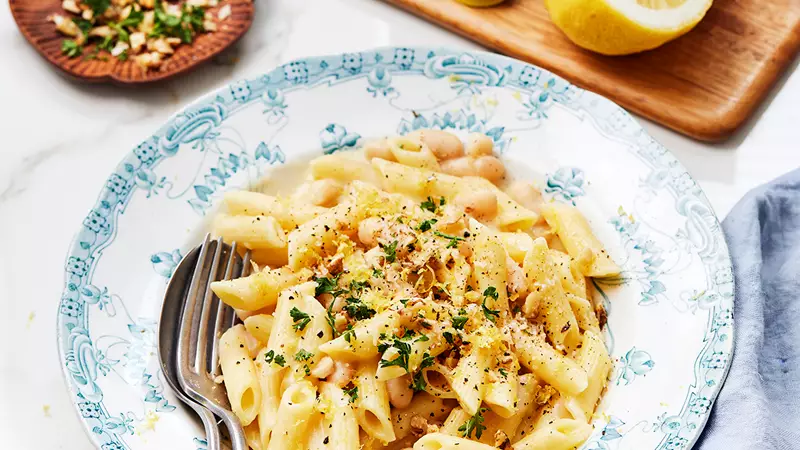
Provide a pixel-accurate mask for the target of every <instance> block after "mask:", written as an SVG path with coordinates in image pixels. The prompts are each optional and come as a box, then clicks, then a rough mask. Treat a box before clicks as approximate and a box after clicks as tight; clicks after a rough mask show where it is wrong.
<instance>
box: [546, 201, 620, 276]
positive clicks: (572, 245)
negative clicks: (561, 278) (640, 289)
mask: <svg viewBox="0 0 800 450" xmlns="http://www.w3.org/2000/svg"><path fill="white" fill-rule="evenodd" d="M542 215H543V216H544V218H545V219H546V220H547V223H548V224H549V225H550V226H551V227H552V228H553V229H554V230H555V232H556V234H557V235H558V238H559V239H560V240H561V243H562V244H564V248H566V249H567V252H568V253H569V255H570V256H571V257H572V258H573V259H575V260H576V261H578V263H579V266H580V267H581V273H583V274H584V275H586V276H588V277H601V278H602V277H612V276H615V275H619V273H620V268H619V266H618V265H617V264H616V263H615V262H614V261H613V260H612V259H611V256H610V255H609V254H608V253H607V252H606V250H605V248H604V247H603V244H602V243H601V242H600V241H599V240H598V239H597V238H596V237H595V235H594V233H592V230H591V228H590V227H589V223H588V222H587V221H586V219H585V218H584V217H583V216H582V215H581V213H580V212H579V211H578V210H577V209H576V208H574V207H572V206H569V205H565V204H563V203H548V204H547V205H545V206H544V207H542Z"/></svg>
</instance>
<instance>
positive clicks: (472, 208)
mask: <svg viewBox="0 0 800 450" xmlns="http://www.w3.org/2000/svg"><path fill="white" fill-rule="evenodd" d="M455 202H456V204H457V205H459V206H461V207H463V208H464V211H465V212H466V213H467V214H469V215H471V216H473V217H475V218H480V219H487V220H488V219H491V218H493V217H494V216H496V215H497V194H495V193H494V192H492V191H474V192H463V193H461V194H459V195H458V196H456V198H455Z"/></svg>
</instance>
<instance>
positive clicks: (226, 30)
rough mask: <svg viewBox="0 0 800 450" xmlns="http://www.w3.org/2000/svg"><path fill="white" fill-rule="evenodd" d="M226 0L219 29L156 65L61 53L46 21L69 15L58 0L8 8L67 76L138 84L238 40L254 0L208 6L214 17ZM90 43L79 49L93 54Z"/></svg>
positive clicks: (20, 1) (13, 2)
mask: <svg viewBox="0 0 800 450" xmlns="http://www.w3.org/2000/svg"><path fill="white" fill-rule="evenodd" d="M224 4H230V5H231V15H230V17H228V18H227V19H225V20H223V21H215V22H217V30H216V31H212V32H208V33H200V34H198V35H196V36H195V40H194V42H193V43H192V44H191V45H188V44H182V45H180V46H178V47H177V48H176V49H175V53H174V54H173V55H171V56H169V57H168V58H166V59H165V60H164V62H163V63H161V67H160V68H158V69H150V70H149V71H145V70H143V69H142V68H141V67H140V66H139V65H138V64H137V63H136V62H135V61H134V60H133V58H129V59H128V60H127V61H119V60H118V59H117V58H114V57H111V55H108V54H107V53H105V52H101V53H100V54H101V55H106V56H107V57H108V60H107V61H103V60H100V59H91V60H86V59H84V57H83V56H79V57H76V58H68V57H67V56H65V55H63V54H62V53H61V42H62V41H63V39H64V36H63V35H61V34H60V33H58V32H57V31H56V28H55V25H54V24H53V23H52V22H49V21H48V20H47V17H48V16H49V15H51V14H54V13H61V14H63V15H65V16H68V15H69V13H67V12H65V11H63V10H62V8H61V0H10V6H11V13H12V15H13V16H14V20H15V21H16V22H17V26H19V29H20V31H21V32H22V34H23V35H24V36H25V39H27V40H28V42H30V43H31V45H33V47H34V48H36V50H37V51H38V52H39V53H40V54H41V55H42V56H43V57H44V58H45V59H47V60H48V61H50V63H52V64H53V65H54V66H56V67H57V68H59V69H60V70H61V71H63V72H64V73H66V74H67V75H69V76H70V77H73V78H76V79H78V80H82V81H87V82H94V83H99V82H108V81H111V82H114V83H117V84H141V83H149V82H153V81H160V80H165V79H167V78H170V77H173V76H175V75H178V74H181V73H184V72H186V71H188V70H191V69H192V68H194V67H197V66H198V65H200V64H202V63H203V62H205V61H208V60H209V59H211V58H212V57H213V56H215V55H217V54H218V53H220V52H222V51H223V50H225V49H226V48H228V47H229V46H230V45H231V44H233V43H234V42H236V41H237V40H239V38H240V37H242V35H244V33H245V32H246V31H247V30H248V29H249V28H250V25H251V24H252V23H253V17H254V15H255V7H254V4H253V1H252V0H227V1H225V2H221V3H220V5H219V6H217V7H215V8H209V9H208V11H211V12H212V14H214V16H215V17H216V13H217V10H218V9H219V8H220V7H222V6H223V5H224ZM93 48H94V44H92V45H89V46H87V47H86V48H85V49H84V52H83V54H84V55H86V54H89V53H91V51H92V49H93Z"/></svg>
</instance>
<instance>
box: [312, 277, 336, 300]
mask: <svg viewBox="0 0 800 450" xmlns="http://www.w3.org/2000/svg"><path fill="white" fill-rule="evenodd" d="M314 281H316V282H317V288H316V289H315V290H314V295H315V296H319V295H322V294H333V293H334V292H335V291H336V290H337V289H339V286H338V283H339V276H338V275H337V276H335V277H330V278H328V277H322V278H317V279H316V280H314Z"/></svg>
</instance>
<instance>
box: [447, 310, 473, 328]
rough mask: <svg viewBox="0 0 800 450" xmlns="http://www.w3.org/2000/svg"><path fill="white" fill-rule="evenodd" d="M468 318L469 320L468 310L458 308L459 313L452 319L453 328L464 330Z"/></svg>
mask: <svg viewBox="0 0 800 450" xmlns="http://www.w3.org/2000/svg"><path fill="white" fill-rule="evenodd" d="M467 320H469V317H467V311H466V310H465V309H463V308H462V309H459V310H458V315H457V316H453V317H452V319H451V320H450V321H451V322H452V323H453V328H455V329H456V330H463V329H464V325H465V324H466V323H467Z"/></svg>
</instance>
